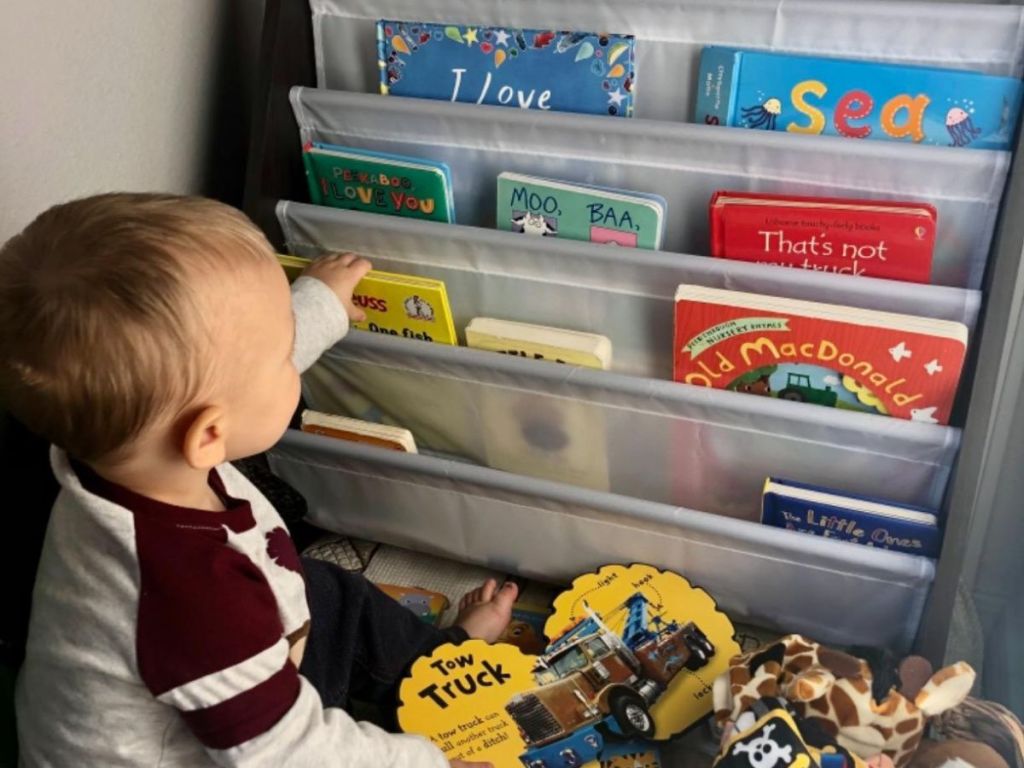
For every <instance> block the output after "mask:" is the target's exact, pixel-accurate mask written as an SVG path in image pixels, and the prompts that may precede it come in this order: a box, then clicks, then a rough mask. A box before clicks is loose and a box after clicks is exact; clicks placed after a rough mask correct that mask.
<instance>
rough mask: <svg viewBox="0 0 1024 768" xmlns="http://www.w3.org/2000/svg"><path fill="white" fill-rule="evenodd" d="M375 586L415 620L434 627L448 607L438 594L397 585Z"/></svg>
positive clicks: (445, 598) (446, 600) (446, 599)
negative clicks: (412, 615) (408, 612)
mask: <svg viewBox="0 0 1024 768" xmlns="http://www.w3.org/2000/svg"><path fill="white" fill-rule="evenodd" d="M376 586H377V589H379V590H380V591H381V592H383V593H384V594H386V595H388V596H389V597H392V598H394V600H395V601H396V602H397V603H398V604H399V605H401V606H402V607H403V608H408V609H409V610H410V611H412V613H413V614H414V615H415V616H416V618H418V619H420V620H421V621H423V622H425V623H426V624H430V625H432V626H435V627H436V626H437V625H438V624H440V623H441V617H442V616H443V615H444V612H445V611H446V610H447V609H448V606H449V602H448V598H447V597H446V596H445V595H442V594H441V593H440V592H431V591H430V590H429V589H420V588H419V587H406V586H399V585H397V584H377V585H376Z"/></svg>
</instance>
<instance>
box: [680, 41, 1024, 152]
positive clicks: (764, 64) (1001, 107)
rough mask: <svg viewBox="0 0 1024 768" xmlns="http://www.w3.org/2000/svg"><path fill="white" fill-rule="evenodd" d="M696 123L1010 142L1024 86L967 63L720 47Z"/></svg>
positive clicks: (978, 143)
mask: <svg viewBox="0 0 1024 768" xmlns="http://www.w3.org/2000/svg"><path fill="white" fill-rule="evenodd" d="M699 77H700V79H699V82H698V92H697V111H696V115H695V120H696V122H699V123H707V124H710V125H730V126H737V127H741V128H751V129H754V130H764V131H786V132H788V133H796V134H801V133H804V134H827V135H832V136H845V137H848V138H855V139H872V140H876V139H877V140H883V141H903V142H913V143H918V144H932V145H938V146H947V147H969V148H971V149H1009V148H1010V147H1011V144H1012V141H1013V137H1014V130H1015V128H1016V125H1017V116H1018V113H1019V112H1020V105H1021V93H1022V84H1021V81H1020V80H1019V79H1017V78H1013V77H997V76H994V75H987V74H984V73H980V72H969V71H966V70H957V69H933V68H930V67H916V66H907V65H897V64H885V63H880V62H874V61H857V60H852V59H832V58H828V59H826V58H818V57H814V56H797V55H792V54H784V53H769V52H765V51H748V50H739V49H736V48H720V47H717V46H710V47H707V48H705V49H704V50H703V52H702V53H701V59H700V76H699Z"/></svg>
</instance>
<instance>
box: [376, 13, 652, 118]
mask: <svg viewBox="0 0 1024 768" xmlns="http://www.w3.org/2000/svg"><path fill="white" fill-rule="evenodd" d="M377 54H378V62H377V64H378V66H379V67H380V90H381V93H383V94H392V95H394V96H415V97H418V98H421V99H443V100H445V101H464V102H471V103H474V104H493V105H501V106H506V107H519V108H521V109H540V110H554V111H557V112H585V113H589V114H594V115H611V116H612V117H632V115H633V93H634V91H635V89H636V71H635V39H634V37H633V36H632V35H613V34H608V33H594V32H558V31H555V30H548V29H518V28H513V27H483V26H479V25H472V24H431V23H424V22H417V21H396V20H393V19H383V20H381V21H378V22H377Z"/></svg>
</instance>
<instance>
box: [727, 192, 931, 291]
mask: <svg viewBox="0 0 1024 768" xmlns="http://www.w3.org/2000/svg"><path fill="white" fill-rule="evenodd" d="M710 224H711V227H710V228H711V255H712V256H717V257H719V258H725V259H736V260H739V261H754V262H758V263H761V264H777V265H779V266H784V267H799V268H802V269H811V270H815V271H817V272H835V273H838V274H846V275H866V276H868V277H881V278H887V279H890V280H905V281H907V282H912V283H927V282H929V281H930V279H931V272H932V251H933V250H934V248H935V224H936V212H935V208H933V207H932V206H930V205H928V204H926V203H910V202H888V201H871V200H848V199H842V198H815V197H790V196H787V195H764V194H754V193H750V192H726V191H722V192H716V193H715V194H714V196H713V197H712V198H711V216H710Z"/></svg>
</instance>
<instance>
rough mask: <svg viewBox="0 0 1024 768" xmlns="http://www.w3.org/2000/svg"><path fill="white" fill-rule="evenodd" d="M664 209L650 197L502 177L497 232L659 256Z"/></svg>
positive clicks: (533, 178) (655, 197) (660, 199)
mask: <svg viewBox="0 0 1024 768" xmlns="http://www.w3.org/2000/svg"><path fill="white" fill-rule="evenodd" d="M665 207H666V206H665V199H664V198H663V197H660V196H659V195H655V194H651V193H647V192H627V191H625V190H621V189H610V188H607V187H595V186H591V185H589V184H573V183H570V182H566V181H553V180H551V179H542V178H539V177H537V176H525V175H523V174H519V173H510V172H508V171H506V172H505V173H501V174H499V175H498V213H497V222H498V229H504V230H509V231H512V232H522V233H524V234H527V235H542V236H547V237H564V238H566V239H569V240H589V241H590V242H592V243H607V244H609V245H621V246H625V247H626V248H647V249H650V250H658V249H659V248H661V238H662V234H663V232H664V229H665Z"/></svg>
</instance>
